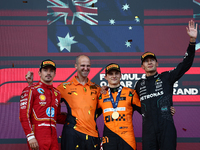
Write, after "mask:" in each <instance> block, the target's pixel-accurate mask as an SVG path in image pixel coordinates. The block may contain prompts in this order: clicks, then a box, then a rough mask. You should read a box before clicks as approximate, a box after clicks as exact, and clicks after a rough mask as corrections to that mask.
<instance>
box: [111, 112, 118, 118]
mask: <svg viewBox="0 0 200 150" xmlns="http://www.w3.org/2000/svg"><path fill="white" fill-rule="evenodd" d="M118 117H119V113H118V112H117V111H114V112H113V113H112V118H113V119H117V118H118Z"/></svg>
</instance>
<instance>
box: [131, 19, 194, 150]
mask: <svg viewBox="0 0 200 150" xmlns="http://www.w3.org/2000/svg"><path fill="white" fill-rule="evenodd" d="M189 30H191V32H192V31H194V32H195V31H196V30H197V25H196V29H195V26H194V22H193V21H191V22H189V29H187V31H189ZM189 32H190V31H189ZM188 35H189V36H190V44H189V46H188V49H187V52H186V54H185V57H184V59H183V61H182V62H181V63H179V64H178V66H177V67H176V68H175V69H174V70H171V71H166V72H162V73H161V74H158V73H157V66H158V65H154V66H155V72H154V73H153V74H148V72H147V71H148V69H151V68H152V67H154V66H153V64H150V63H152V62H151V61H154V63H155V64H156V63H157V59H156V56H155V54H154V53H151V52H146V53H144V54H143V55H142V56H141V60H142V68H143V69H144V70H145V72H146V77H145V78H141V79H140V80H139V81H138V82H137V83H136V86H135V90H136V92H137V94H138V96H139V98H140V101H141V111H142V118H143V123H142V147H143V150H159V149H160V150H176V143H177V142H176V139H177V134H176V128H175V126H174V121H173V118H172V115H171V111H170V107H171V106H173V102H172V96H173V84H174V83H175V82H176V81H177V80H179V79H180V78H181V77H182V76H183V75H184V73H185V72H186V71H188V70H189V69H190V67H191V66H192V63H193V60H194V56H195V44H196V43H195V41H196V36H197V34H195V33H194V34H192V35H191V34H190V33H188ZM195 35H196V36H195ZM144 63H146V64H147V63H149V64H150V65H149V64H148V65H146V68H144V67H143V65H145V64H144ZM149 66H150V67H149ZM149 73H150V72H149Z"/></svg>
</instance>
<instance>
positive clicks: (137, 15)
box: [47, 0, 144, 53]
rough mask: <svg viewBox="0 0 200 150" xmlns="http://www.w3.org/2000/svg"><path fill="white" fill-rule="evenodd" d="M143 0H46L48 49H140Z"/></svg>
mask: <svg viewBox="0 0 200 150" xmlns="http://www.w3.org/2000/svg"><path fill="white" fill-rule="evenodd" d="M142 3H143V0H47V9H48V13H47V17H48V20H47V23H48V52H50V53H69V52H71V53H73V52H143V51H144V27H143V16H144V14H143V8H142Z"/></svg>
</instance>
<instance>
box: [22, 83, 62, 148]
mask: <svg viewBox="0 0 200 150" xmlns="http://www.w3.org/2000/svg"><path fill="white" fill-rule="evenodd" d="M60 98H61V96H60V92H59V91H58V90H57V89H56V88H54V87H53V85H46V84H44V83H42V82H41V81H39V82H38V83H37V84H35V85H32V86H28V87H26V88H25V89H24V90H23V92H22V94H21V97H20V116H19V118H20V122H21V124H22V127H23V129H24V132H25V134H26V136H27V140H28V141H29V140H31V139H33V138H36V140H37V141H38V144H39V149H40V150H50V149H51V150H58V140H57V132H56V120H57V121H58V123H63V124H64V123H65V119H66V115H64V114H61V113H60Z"/></svg>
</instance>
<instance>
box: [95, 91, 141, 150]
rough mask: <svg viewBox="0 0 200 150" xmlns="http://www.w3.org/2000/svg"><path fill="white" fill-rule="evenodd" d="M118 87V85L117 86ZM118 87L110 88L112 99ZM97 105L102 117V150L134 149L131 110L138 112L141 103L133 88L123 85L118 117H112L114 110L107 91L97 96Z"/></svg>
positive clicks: (114, 97)
mask: <svg viewBox="0 0 200 150" xmlns="http://www.w3.org/2000/svg"><path fill="white" fill-rule="evenodd" d="M118 88H119V87H118ZM118 88H110V90H111V93H112V96H113V99H114V101H116V96H117V93H118ZM98 107H99V108H101V109H102V112H103V118H104V124H105V125H104V133H103V149H104V150H136V142H135V136H134V130H133V123H132V116H133V111H134V110H137V111H138V112H140V107H141V103H140V100H139V97H138V95H137V93H136V92H135V90H133V89H130V88H127V87H123V88H122V91H121V95H120V98H119V102H118V105H117V108H116V110H117V112H118V113H119V117H118V118H117V119H113V118H112V113H113V112H114V109H113V105H112V103H111V100H110V96H109V92H108V91H107V93H106V94H102V95H100V96H99V101H98Z"/></svg>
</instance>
